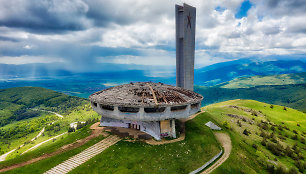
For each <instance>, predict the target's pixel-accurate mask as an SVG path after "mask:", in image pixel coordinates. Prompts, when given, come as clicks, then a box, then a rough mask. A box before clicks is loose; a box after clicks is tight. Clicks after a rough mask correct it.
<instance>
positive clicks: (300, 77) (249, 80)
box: [218, 72, 306, 88]
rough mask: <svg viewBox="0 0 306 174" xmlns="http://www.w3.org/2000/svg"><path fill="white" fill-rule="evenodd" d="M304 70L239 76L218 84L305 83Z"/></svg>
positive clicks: (224, 85) (232, 85)
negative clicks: (301, 71) (268, 74)
mask: <svg viewBox="0 0 306 174" xmlns="http://www.w3.org/2000/svg"><path fill="white" fill-rule="evenodd" d="M305 83H306V72H303V73H296V74H281V75H270V76H250V77H241V78H237V79H234V80H231V81H229V82H225V83H222V84H220V85H218V87H221V88H250V87H255V86H261V85H288V84H305Z"/></svg>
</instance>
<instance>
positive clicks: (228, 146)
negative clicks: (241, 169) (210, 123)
mask: <svg viewBox="0 0 306 174" xmlns="http://www.w3.org/2000/svg"><path fill="white" fill-rule="evenodd" d="M214 134H215V136H216V137H217V139H218V141H219V142H220V143H221V144H222V147H223V149H224V153H223V155H222V156H221V158H220V159H219V160H218V161H216V162H215V163H214V164H213V165H212V166H210V167H209V168H207V169H206V170H204V171H203V172H202V173H201V174H208V173H211V172H212V171H214V170H215V169H216V168H218V167H219V166H220V165H221V164H222V163H224V162H225V161H226V160H227V158H228V157H229V155H230V153H231V150H232V142H231V138H230V137H229V135H227V134H226V133H219V132H218V133H217V132H216V133H214Z"/></svg>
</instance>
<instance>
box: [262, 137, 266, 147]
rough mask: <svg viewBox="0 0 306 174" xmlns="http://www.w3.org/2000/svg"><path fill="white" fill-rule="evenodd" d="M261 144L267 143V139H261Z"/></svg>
mask: <svg viewBox="0 0 306 174" xmlns="http://www.w3.org/2000/svg"><path fill="white" fill-rule="evenodd" d="M261 145H263V146H266V145H267V140H266V139H265V138H264V139H262V140H261Z"/></svg>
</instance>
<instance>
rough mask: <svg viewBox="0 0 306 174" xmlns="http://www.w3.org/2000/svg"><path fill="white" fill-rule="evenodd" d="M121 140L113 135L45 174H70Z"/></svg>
mask: <svg viewBox="0 0 306 174" xmlns="http://www.w3.org/2000/svg"><path fill="white" fill-rule="evenodd" d="M120 140H121V139H120V138H119V137H118V136H116V135H111V136H109V137H107V138H105V139H103V140H101V141H100V142H98V143H96V144H94V145H92V146H91V147H89V148H87V149H85V150H84V151H82V152H81V153H79V154H77V155H75V156H73V157H70V158H69V159H68V160H66V161H64V162H62V163H61V164H59V165H57V166H55V167H53V168H51V169H50V170H48V171H46V172H45V174H64V173H68V172H70V171H71V170H73V169H74V168H76V167H78V166H79V165H81V164H83V163H85V162H86V161H88V160H89V159H91V158H92V157H94V156H96V155H98V154H99V153H101V152H102V151H104V150H105V149H107V148H108V147H110V146H112V145H114V144H116V143H117V142H118V141H120Z"/></svg>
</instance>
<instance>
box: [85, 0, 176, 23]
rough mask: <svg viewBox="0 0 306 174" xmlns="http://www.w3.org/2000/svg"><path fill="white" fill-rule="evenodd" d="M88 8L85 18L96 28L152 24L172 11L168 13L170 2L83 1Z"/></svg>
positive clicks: (133, 0) (132, 0) (131, 0)
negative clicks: (141, 23)
mask: <svg viewBox="0 0 306 174" xmlns="http://www.w3.org/2000/svg"><path fill="white" fill-rule="evenodd" d="M85 2H86V4H87V5H88V6H89V10H88V13H87V17H88V18H89V19H92V20H93V21H94V24H95V25H97V26H106V25H108V24H109V23H116V24H119V25H127V24H131V23H136V22H139V21H142V22H154V21H158V20H160V19H161V17H164V16H166V17H169V16H171V15H172V11H169V6H170V5H172V4H173V2H171V1H162V3H163V5H160V4H159V3H152V4H150V5H149V4H148V3H145V2H142V1H135V0H130V1H125V2H124V3H120V2H121V1H120V2H119V1H112V0H104V1H97V0H85Z"/></svg>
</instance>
